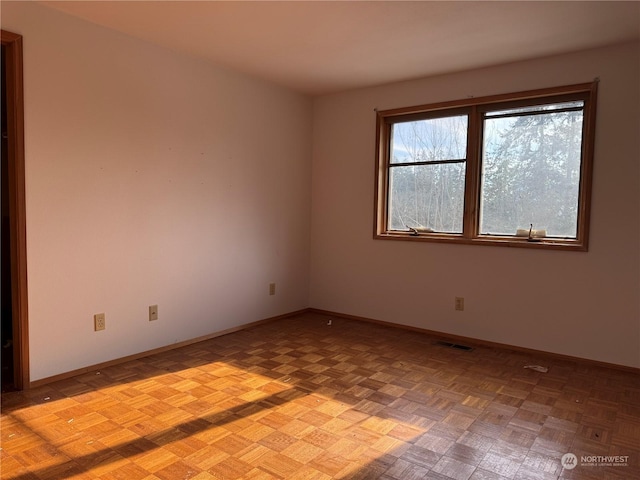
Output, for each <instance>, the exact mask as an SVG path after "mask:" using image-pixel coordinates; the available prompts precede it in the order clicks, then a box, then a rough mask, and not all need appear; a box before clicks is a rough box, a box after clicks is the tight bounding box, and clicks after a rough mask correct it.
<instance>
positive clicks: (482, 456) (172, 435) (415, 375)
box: [0, 313, 640, 480]
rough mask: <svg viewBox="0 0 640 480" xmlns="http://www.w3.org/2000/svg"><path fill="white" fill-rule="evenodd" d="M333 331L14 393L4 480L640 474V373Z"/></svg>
mask: <svg viewBox="0 0 640 480" xmlns="http://www.w3.org/2000/svg"><path fill="white" fill-rule="evenodd" d="M328 320H329V317H326V316H322V315H318V314H311V313H308V314H304V315H301V316H298V317H294V318H289V319H285V320H278V321H274V322H271V323H268V324H263V325H261V326H258V327H254V328H251V329H248V330H244V331H241V332H236V333H233V334H230V335H226V336H223V337H218V338H215V339H212V340H209V341H206V342H202V343H198V344H195V345H191V346H189V347H184V348H181V349H179V350H173V351H170V352H165V353H163V354H158V355H153V356H150V357H147V358H144V359H140V360H136V361H130V362H128V363H124V364H120V365H117V366H113V367H109V368H105V369H103V370H102V371H100V372H92V373H88V374H85V375H81V376H78V377H75V378H72V379H68V380H64V381H59V382H56V383H53V384H49V385H46V386H43V387H39V388H35V389H32V390H30V391H26V392H14V393H9V394H5V395H3V396H2V416H1V421H2V425H1V438H2V445H1V451H0V453H1V457H0V458H1V461H2V466H1V469H2V474H1V476H2V479H7V480H8V479H14V480H31V479H34V480H36V479H62V478H65V479H66V478H73V479H78V480H79V479H101V480H107V479H121V480H141V479H144V480H158V479H159V480H181V479H190V480H204V479H213V478H215V479H229V480H231V479H252V480H253V479H255V480H257V479H309V480H315V479H317V480H322V479H331V478H337V479H378V478H379V479H386V480H392V479H396V480H410V479H423V478H424V479H456V480H467V479H472V480H489V479H492V480H504V479H518V480H528V479H535V480H551V479H553V480H557V479H559V478H560V479H572V480H573V479H616V480H618V479H637V478H640V381H639V377H638V375H634V374H632V373H627V372H621V371H616V370H609V369H606V368H600V367H593V366H589V365H587V364H581V363H579V362H571V361H566V360H559V359H555V358H554V359H551V360H550V359H549V357H544V356H540V357H537V358H536V357H533V356H530V355H527V354H523V353H514V352H510V351H506V350H498V349H490V348H485V347H477V348H475V349H474V350H473V351H461V350H458V349H455V348H446V347H443V346H438V345H435V344H434V338H433V337H430V336H428V335H425V334H421V333H416V332H410V331H404V330H400V329H394V328H389V327H385V326H380V325H375V324H368V323H363V322H357V321H352V320H345V319H340V318H332V319H331V320H332V325H327V323H328ZM528 364H541V365H544V366H548V367H549V371H548V373H541V372H537V371H534V370H531V369H525V368H523V367H524V366H525V365H528ZM568 452H571V453H574V454H575V455H576V456H577V459H578V465H577V466H576V467H575V468H574V469H571V470H569V469H563V467H562V465H561V463H560V459H561V457H562V456H563V455H564V454H565V453H568ZM598 455H601V456H606V455H623V456H627V457H628V462H627V463H628V465H627V466H598V465H593V464H588V465H587V464H585V463H584V462H582V458H581V457H582V456H598Z"/></svg>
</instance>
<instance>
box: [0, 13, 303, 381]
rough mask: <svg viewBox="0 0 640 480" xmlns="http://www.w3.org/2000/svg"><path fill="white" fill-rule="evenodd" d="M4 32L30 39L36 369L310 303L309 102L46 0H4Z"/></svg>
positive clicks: (100, 357) (36, 374)
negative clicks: (100, 315)
mask: <svg viewBox="0 0 640 480" xmlns="http://www.w3.org/2000/svg"><path fill="white" fill-rule="evenodd" d="M2 28H3V29H5V30H9V31H12V32H15V33H19V34H22V35H23V36H24V60H25V63H24V87H25V137H26V138H25V141H26V203H27V256H28V257H27V261H28V294H29V324H30V325H29V327H30V331H29V336H30V357H31V380H38V379H40V378H43V377H48V376H51V375H55V374H58V373H61V372H66V371H70V370H73V369H77V368H81V367H83V366H87V365H92V364H96V363H99V362H102V361H107V360H110V359H115V358H119V357H122V356H126V355H129V354H133V353H137V352H142V351H146V350H149V349H152V348H155V347H160V346H164V345H168V344H172V343H174V342H179V341H182V340H186V339H191V338H195V337H198V336H201V335H206V334H209V333H212V332H217V331H221V330H224V329H227V328H230V327H234V326H237V325H241V324H244V323H248V322H252V321H256V320H260V319H263V318H267V317H270V316H274V315H279V314H283V313H287V312H291V311H295V310H298V309H302V308H305V307H307V306H308V278H309V208H310V191H309V183H310V135H311V101H310V100H309V99H308V98H306V97H304V96H301V95H297V94H294V93H291V92H289V91H287V90H284V89H281V88H279V87H275V86H272V85H269V84H266V83H264V82H261V81H258V80H255V79H251V78H247V77H245V76H242V75H239V74H236V73H233V72H229V71H225V70H223V69H218V68H215V67H213V66H210V65H207V64H205V63H202V62H200V61H198V60H195V59H191V58H188V57H185V56H180V55H177V54H174V53H172V52H170V51H168V50H165V49H161V48H158V47H155V46H152V45H149V44H146V43H144V42H141V41H138V40H135V39H132V38H130V37H127V36H125V35H122V34H119V33H116V32H113V31H110V30H107V29H104V28H101V27H97V26H95V25H93V24H90V23H87V22H84V21H80V20H77V19H74V18H73V17H70V16H66V15H64V14H61V13H58V12H56V11H53V10H50V9H48V8H46V7H43V6H41V5H35V4H24V3H20V4H13V3H6V2H2ZM270 282H276V283H277V294H276V295H275V296H269V295H268V284H269V283H270ZM151 304H158V305H159V314H160V319H159V320H158V321H157V322H153V323H150V322H149V321H148V310H147V309H148V306H149V305H151ZM97 312H105V313H106V325H107V328H106V330H105V331H103V332H97V333H96V332H94V331H93V314H94V313H97Z"/></svg>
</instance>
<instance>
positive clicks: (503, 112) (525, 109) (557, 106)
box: [486, 100, 584, 117]
mask: <svg viewBox="0 0 640 480" xmlns="http://www.w3.org/2000/svg"><path fill="white" fill-rule="evenodd" d="M583 106H584V102H583V101H582V100H576V101H575V102H564V103H552V104H547V105H532V106H530V107H521V108H511V109H509V110H494V111H491V112H487V113H486V116H487V117H497V116H502V115H510V114H513V113H529V112H548V111H552V110H562V109H565V108H567V109H568V108H582V107H583Z"/></svg>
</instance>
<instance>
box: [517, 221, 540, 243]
mask: <svg viewBox="0 0 640 480" xmlns="http://www.w3.org/2000/svg"><path fill="white" fill-rule="evenodd" d="M546 236H547V231H546V230H545V229H540V230H534V229H533V223H532V224H531V226H530V227H529V230H527V229H524V228H518V229H517V230H516V237H527V241H528V242H539V241H540V240H542V239H543V238H545V237H546Z"/></svg>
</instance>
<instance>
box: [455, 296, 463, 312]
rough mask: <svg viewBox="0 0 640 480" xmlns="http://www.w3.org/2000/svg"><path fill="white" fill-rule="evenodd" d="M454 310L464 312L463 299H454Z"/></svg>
mask: <svg viewBox="0 0 640 480" xmlns="http://www.w3.org/2000/svg"><path fill="white" fill-rule="evenodd" d="M455 309H456V310H458V311H460V312H462V311H463V310H464V297H456V300H455Z"/></svg>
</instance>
